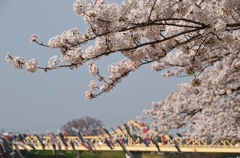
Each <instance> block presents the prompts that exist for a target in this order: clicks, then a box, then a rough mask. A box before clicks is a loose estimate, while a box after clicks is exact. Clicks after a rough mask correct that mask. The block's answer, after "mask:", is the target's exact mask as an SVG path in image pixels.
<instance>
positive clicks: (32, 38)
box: [30, 34, 37, 43]
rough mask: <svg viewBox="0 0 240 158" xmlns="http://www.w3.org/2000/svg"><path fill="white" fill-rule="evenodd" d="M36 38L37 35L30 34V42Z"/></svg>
mask: <svg viewBox="0 0 240 158" xmlns="http://www.w3.org/2000/svg"><path fill="white" fill-rule="evenodd" d="M36 39H37V35H35V34H34V35H32V36H31V38H30V42H31V43H32V42H34V41H36Z"/></svg>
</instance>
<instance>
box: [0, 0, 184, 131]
mask: <svg viewBox="0 0 240 158" xmlns="http://www.w3.org/2000/svg"><path fill="white" fill-rule="evenodd" d="M112 1H113V0H112ZM74 2H75V0H68V1H63V0H61V1H59V0H51V1H49V0H41V1H32V0H23V1H9V0H1V1H0V23H1V24H0V81H1V82H0V130H1V129H3V128H4V129H5V131H16V132H20V133H22V132H26V131H29V132H32V131H37V132H42V133H44V132H46V130H50V131H52V132H56V131H57V130H58V129H60V127H61V126H62V125H63V124H64V123H66V122H67V121H69V120H71V119H74V118H81V117H84V116H90V117H94V118H97V119H100V120H101V121H102V122H103V123H104V124H105V125H106V127H107V128H108V127H110V126H112V127H114V128H116V126H117V125H122V124H123V123H124V122H127V121H129V120H132V119H135V118H136V116H137V115H140V114H142V110H143V109H149V108H150V107H151V102H152V101H160V100H163V99H164V98H166V97H167V95H168V94H169V93H170V92H171V91H176V90H177V89H178V86H177V85H178V83H180V82H186V81H187V80H188V79H187V78H175V77H172V78H163V77H161V75H160V74H161V73H160V72H156V71H152V70H151V65H146V66H144V67H142V68H141V69H139V70H137V71H136V72H134V73H132V74H130V75H129V77H128V78H125V79H123V80H122V83H120V84H118V85H117V87H116V88H115V89H114V90H113V91H112V92H111V93H107V94H102V95H101V96H100V97H97V98H95V99H93V100H90V101H89V100H86V99H85V91H86V90H88V89H89V87H88V84H89V82H90V81H91V80H95V79H97V78H94V77H92V76H91V75H89V73H88V68H87V66H86V64H85V65H83V66H82V67H80V68H79V69H77V70H74V71H72V70H69V69H66V68H62V69H59V70H54V71H50V72H48V73H45V72H43V71H41V70H38V71H37V72H36V73H35V74H29V73H28V72H27V71H25V70H16V69H14V68H13V67H12V66H11V65H9V64H7V62H6V61H5V56H6V54H7V52H10V53H11V54H12V55H13V56H21V57H25V59H26V60H29V59H32V58H34V59H38V63H39V65H40V66H46V65H47V63H48V60H49V58H50V57H51V56H53V55H58V56H60V53H59V51H58V50H57V49H49V48H45V47H41V46H38V45H37V44H35V43H30V42H29V39H30V36H31V35H32V34H37V35H38V40H39V41H43V43H47V42H48V40H49V39H50V38H51V37H53V36H56V35H58V34H61V33H62V32H63V31H64V30H68V29H71V28H75V27H77V28H79V29H80V31H81V32H82V33H85V32H86V29H87V27H88V25H87V24H86V23H84V22H83V20H82V19H81V17H78V16H76V15H75V13H74V11H73V8H72V4H73V3H74ZM115 2H117V0H115ZM118 3H119V1H118ZM83 48H86V46H83ZM121 59H123V57H122V55H121V54H120V53H117V54H115V55H112V56H111V57H104V58H102V59H101V60H100V61H98V62H96V64H97V65H98V66H99V67H100V68H101V71H100V72H101V74H102V75H105V76H107V66H108V64H110V63H114V62H117V61H119V60H121Z"/></svg>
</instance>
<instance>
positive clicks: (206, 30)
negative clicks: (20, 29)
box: [6, 0, 240, 140]
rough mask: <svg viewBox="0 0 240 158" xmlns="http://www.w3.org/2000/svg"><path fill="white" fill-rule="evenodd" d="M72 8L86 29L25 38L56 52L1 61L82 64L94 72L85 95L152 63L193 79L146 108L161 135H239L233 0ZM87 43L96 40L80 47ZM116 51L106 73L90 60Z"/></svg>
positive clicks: (130, 0)
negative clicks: (40, 58)
mask: <svg viewBox="0 0 240 158" xmlns="http://www.w3.org/2000/svg"><path fill="white" fill-rule="evenodd" d="M73 10H74V11H75V13H76V14H77V15H78V16H80V17H82V18H83V19H84V20H85V22H86V23H88V24H89V29H88V31H87V32H86V33H81V32H80V30H78V29H77V28H73V29H70V30H67V31H64V32H63V33H62V34H60V35H57V36H55V37H53V38H51V39H50V40H49V42H48V44H47V45H45V44H43V43H39V42H38V41H37V36H36V35H33V36H32V37H31V42H35V43H37V44H39V45H41V46H45V47H49V48H53V49H59V51H60V55H61V57H60V58H58V57H57V56H53V57H51V58H50V60H49V62H48V66H45V67H41V66H39V65H38V62H37V60H36V59H31V60H28V61H25V60H24V58H21V57H14V56H12V55H11V54H10V53H8V55H7V57H6V60H7V62H8V63H10V64H12V65H13V66H14V67H15V68H17V69H26V70H27V71H29V72H30V73H34V72H35V71H36V70H37V69H42V70H44V71H46V72H47V71H50V70H53V69H59V68H62V67H67V68H69V69H77V68H79V67H80V66H81V65H82V64H84V63H87V65H88V67H89V73H90V74H91V75H93V76H95V77H96V81H91V82H90V84H89V86H90V89H89V90H88V91H86V98H87V99H93V98H96V97H98V96H100V94H102V93H107V92H110V91H112V90H113V89H114V88H115V87H116V85H117V84H119V83H121V81H122V80H123V79H124V78H126V77H127V76H128V75H129V74H130V73H131V72H133V71H136V70H137V69H140V68H141V67H142V66H143V65H146V64H152V69H153V70H155V71H162V72H163V73H162V76H165V77H171V76H188V77H190V78H191V81H190V82H189V83H183V84H180V85H179V87H180V90H179V91H177V92H172V93H171V94H169V96H168V97H167V98H166V99H165V100H162V101H159V102H153V103H152V108H150V109H148V110H144V112H145V114H146V115H145V116H147V117H150V118H152V119H153V120H154V122H153V124H152V126H154V127H155V126H156V127H157V128H159V131H160V132H162V133H167V132H169V130H170V129H172V128H181V127H185V130H184V131H182V132H183V133H185V136H192V137H200V138H203V139H204V138H205V139H207V138H209V137H211V138H213V139H215V140H217V139H224V138H229V139H232V140H236V139H238V138H240V99H239V94H240V80H239V75H240V30H239V29H240V1H239V0H207V1H206V0H127V1H125V2H123V3H122V4H121V5H116V4H114V3H108V2H107V1H106V0H93V1H91V0H90V1H83V0H76V2H75V3H74V4H73ZM91 41H95V44H93V45H90V46H88V47H87V49H86V50H83V49H82V48H81V46H82V45H84V44H87V43H89V42H91ZM115 53H121V54H122V55H124V58H123V59H120V60H119V61H118V62H116V63H113V64H110V65H109V67H108V71H109V76H108V77H104V76H103V75H102V74H101V71H100V69H99V68H98V67H97V65H95V63H94V61H96V60H101V58H102V57H103V56H111V55H112V54H115ZM156 99H157V98H156ZM145 116H143V117H145Z"/></svg>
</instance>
